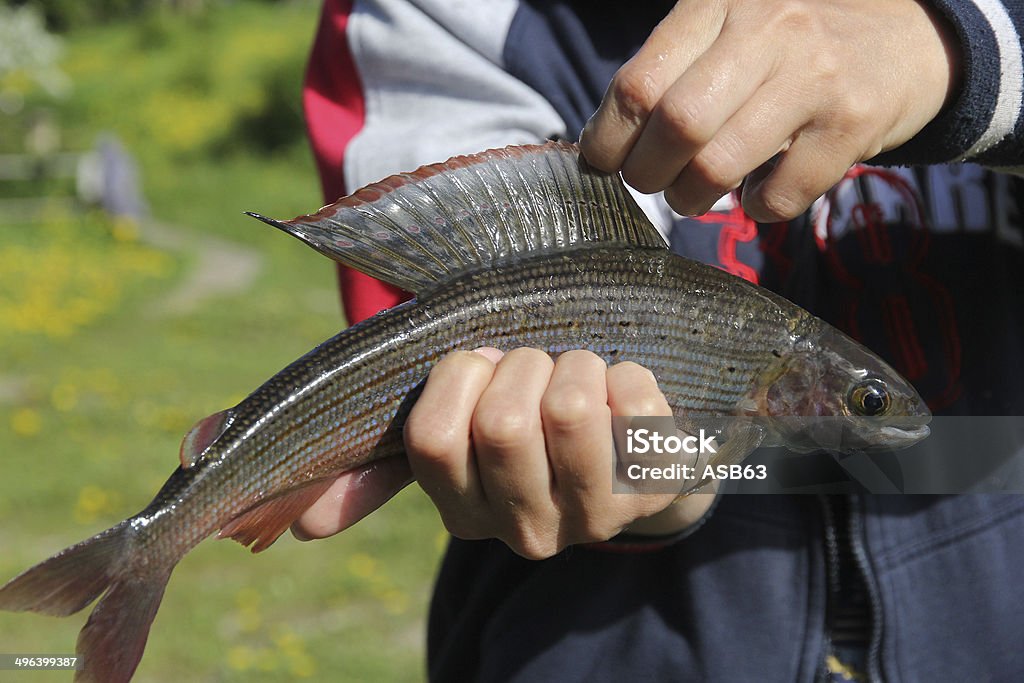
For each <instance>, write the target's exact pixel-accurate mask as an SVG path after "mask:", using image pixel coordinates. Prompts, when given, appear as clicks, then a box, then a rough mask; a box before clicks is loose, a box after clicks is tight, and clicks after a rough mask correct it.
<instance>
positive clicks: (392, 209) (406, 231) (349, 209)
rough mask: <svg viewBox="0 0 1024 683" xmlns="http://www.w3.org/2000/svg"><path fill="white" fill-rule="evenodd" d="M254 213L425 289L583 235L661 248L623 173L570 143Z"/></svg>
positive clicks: (351, 261) (382, 274)
mask: <svg viewBox="0 0 1024 683" xmlns="http://www.w3.org/2000/svg"><path fill="white" fill-rule="evenodd" d="M250 215H252V216H254V217H256V218H259V219H260V220H262V221H264V222H265V223H269V224H270V225H273V226H274V227H277V228H280V229H281V230H283V231H285V232H287V233H288V234H290V235H293V236H295V237H297V238H299V239H300V240H302V241H303V242H305V243H306V244H308V245H309V246H311V247H313V248H314V249H316V250H317V251H319V252H320V253H321V254H324V255H326V256H328V257H330V258H332V259H334V260H336V261H339V262H341V263H344V264H346V265H349V266H351V267H353V268H355V269H357V270H361V271H362V272H364V273H366V274H368V275H372V276H373V277H375V278H377V279H380V280H384V281H385V282H390V283H391V284H394V285H396V286H398V287H400V288H402V289H404V290H406V291H409V292H414V293H416V294H419V295H422V294H423V293H424V292H425V291H428V290H430V289H432V288H433V287H435V286H436V285H437V284H438V283H441V282H444V281H446V280H449V279H452V278H454V277H457V276H458V275H460V274H461V273H464V272H466V271H470V270H477V269H480V268H483V267H487V266H489V265H491V264H493V263H495V262H497V261H499V260H501V261H504V260H508V259H514V258H516V257H517V256H522V257H526V256H529V255H533V254H537V253H540V252H545V251H553V250H558V249H564V248H566V247H570V246H573V245H579V244H582V243H587V242H609V243H620V244H630V245H639V246H648V247H662V248H664V247H665V241H664V239H663V238H662V237H661V235H660V234H659V233H658V231H657V229H656V228H655V227H654V226H653V225H652V224H651V223H650V221H649V220H648V219H647V217H646V216H645V215H644V213H643V211H641V210H640V208H639V207H638V206H637V205H636V202H634V201H633V198H632V197H631V196H630V194H629V192H628V191H627V190H626V188H625V186H623V184H622V181H621V180H620V179H619V177H618V175H616V174H609V173H603V172H601V171H597V170H595V169H593V168H591V167H590V166H589V165H588V164H587V163H586V161H585V160H584V159H583V158H582V156H581V155H580V152H579V148H578V147H577V146H576V145H574V144H569V143H564V142H549V143H547V144H544V145H525V146H520V147H505V148H504V149H492V150H488V151H486V152H481V153H480V154H474V155H471V156H460V157H453V158H452V159H449V160H448V161H446V162H444V163H441V164H432V165H430V166H423V167H422V168H420V169H419V170H417V171H414V172H413V173H404V174H399V175H394V176H391V177H390V178H387V179H385V180H382V181H381V182H379V183H374V184H372V185H368V186H366V187H364V188H363V189H361V190H359V191H358V192H356V193H354V194H352V195H350V196H348V197H345V198H343V199H341V200H339V201H337V202H336V203H334V204H330V205H329V206H325V207H324V208H322V209H320V211H318V212H317V213H315V214H312V215H309V216H300V217H298V218H295V219H293V220H290V221H278V220H274V219H271V218H266V217H264V216H260V215H258V214H250Z"/></svg>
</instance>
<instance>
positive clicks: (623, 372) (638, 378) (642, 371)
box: [608, 360, 658, 386]
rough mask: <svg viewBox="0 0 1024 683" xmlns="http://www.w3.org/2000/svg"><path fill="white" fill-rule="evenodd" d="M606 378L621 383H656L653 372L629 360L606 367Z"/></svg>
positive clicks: (655, 384)
mask: <svg viewBox="0 0 1024 683" xmlns="http://www.w3.org/2000/svg"><path fill="white" fill-rule="evenodd" d="M608 380H609V382H611V381H615V382H616V383H618V382H622V383H623V384H636V383H646V384H650V385H654V386H657V384H658V379H657V378H656V377H655V376H654V373H653V372H651V371H650V370H648V369H647V368H645V367H644V366H642V365H639V364H637V363H634V362H633V361H631V360H628V361H624V362H622V363H616V364H615V365H613V366H612V367H610V368H608Z"/></svg>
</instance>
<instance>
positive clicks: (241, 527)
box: [217, 479, 334, 553]
mask: <svg viewBox="0 0 1024 683" xmlns="http://www.w3.org/2000/svg"><path fill="white" fill-rule="evenodd" d="M332 483H334V480H333V479H323V480H320V481H316V482H313V483H311V484H308V485H306V486H303V487H302V488H299V489H296V490H294V491H290V492H288V493H285V494H284V495H281V496H277V497H276V498H272V499H270V500H268V501H267V502H265V503H262V504H260V505H258V506H256V507H254V508H253V509H251V510H249V511H248V512H243V513H242V514H240V515H239V516H238V517H235V518H234V519H233V520H231V521H230V522H228V523H227V524H225V525H224V527H223V528H222V529H221V530H220V533H219V534H217V537H218V538H232V539H234V540H236V541H238V542H239V543H241V544H242V545H243V546H249V545H250V544H251V545H252V551H253V552H254V553H258V552H261V551H263V550H266V549H267V548H269V547H270V546H271V545H273V544H274V541H276V540H277V539H278V538H280V536H281V534H283V533H284V532H285V531H287V529H288V527H290V526H291V525H292V522H294V521H295V520H296V519H298V518H299V516H300V515H302V513H303V512H305V511H306V510H307V509H309V507H310V506H311V505H312V504H313V503H315V502H316V501H317V499H318V498H319V497H320V496H322V495H323V494H324V493H325V492H326V491H327V489H329V488H330V487H331V484H332Z"/></svg>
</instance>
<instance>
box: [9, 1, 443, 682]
mask: <svg viewBox="0 0 1024 683" xmlns="http://www.w3.org/2000/svg"><path fill="white" fill-rule="evenodd" d="M316 18H317V8H316V4H315V3H309V2H299V3H294V2H293V3H274V4H267V3H248V2H236V3H230V4H229V5H225V6H218V5H213V6H211V7H210V8H209V9H208V10H207V11H204V12H202V13H201V14H199V15H191V16H177V15H173V14H167V13H159V12H158V13H150V14H148V15H146V16H144V17H142V18H141V19H136V20H134V21H131V22H127V21H126V22H112V23H108V24H106V25H102V26H91V27H87V28H83V29H82V30H80V31H71V32H69V33H68V34H67V36H66V54H65V56H64V58H63V60H62V63H61V65H62V68H63V69H64V70H65V71H66V72H67V74H68V75H69V76H70V78H71V81H72V83H73V89H72V91H71V94H70V95H69V96H68V98H67V99H66V100H64V101H61V102H57V103H55V104H52V105H50V106H52V107H53V108H54V111H55V114H56V116H57V118H58V120H59V122H60V127H61V133H62V137H63V140H64V145H65V146H66V147H68V148H71V149H86V148H88V147H89V146H90V145H91V144H92V143H93V142H94V140H95V138H96V136H97V135H98V134H100V133H101V132H104V131H113V132H114V133H115V134H116V135H117V136H118V137H119V138H120V139H121V140H122V141H123V142H124V144H125V146H126V147H127V148H128V149H129V150H130V151H131V152H132V154H133V155H135V156H136V158H137V160H138V162H139V165H140V168H141V176H142V181H143V187H144V192H145V195H146V199H147V201H148V202H149V205H150V208H151V213H152V217H151V221H148V223H151V224H152V225H151V226H147V224H143V225H142V226H136V225H134V224H132V223H131V222H125V221H112V220H110V219H108V218H106V217H104V216H102V215H100V214H98V213H95V212H90V211H85V212H81V211H75V212H70V211H68V210H67V209H65V208H61V207H60V206H55V207H54V208H50V209H46V210H45V211H44V215H42V216H41V217H39V220H38V222H33V223H14V224H3V225H0V463H2V465H3V467H2V471H0V548H3V551H2V553H0V581H3V580H6V579H7V578H9V577H11V576H13V575H14V574H16V573H18V572H20V571H21V570H23V569H25V568H27V567H29V566H30V565H32V564H34V563H35V562H38V561H40V560H42V559H44V558H45V557H47V556H49V555H50V554H52V553H53V552H55V551H57V550H59V549H61V548H63V547H64V546H66V545H69V544H71V543H74V542H76V541H79V540H81V539H82V538H85V537H87V536H89V535H91V534H93V533H96V532H98V531H100V530H102V529H104V528H106V527H107V526H110V525H112V524H114V523H116V522H117V521H119V520H121V519H122V518H124V517H127V516H129V515H131V514H132V513H134V512H136V511H137V510H139V509H140V508H142V507H143V506H144V505H145V504H146V503H147V502H148V501H149V499H150V497H151V496H152V495H153V494H154V493H155V492H156V490H157V488H158V487H159V486H160V484H162V483H163V481H164V479H165V478H166V477H167V476H168V475H169V474H170V472H171V471H172V470H173V469H174V467H175V466H176V464H177V451H178V445H179V443H180V440H181V437H182V435H183V434H184V433H185V431H187V430H188V428H189V427H190V426H191V425H192V424H193V423H194V422H195V421H196V420H198V419H199V418H201V417H203V416H205V415H207V414H209V413H211V412H213V411H216V410H220V409H223V408H225V407H227V406H230V405H232V404H234V403H235V402H237V401H238V400H239V399H240V398H241V397H243V396H244V395H245V394H247V393H248V392H249V391H251V390H253V389H254V388H255V387H257V386H259V384H261V383H262V382H263V381H264V380H265V379H267V378H268V377H269V376H270V375H272V374H273V373H274V372H276V371H277V370H279V369H281V368H282V367H284V366H285V365H286V364H287V363H289V362H290V361H292V360H293V359H295V358H296V357H298V356H299V355H301V354H303V353H305V352H306V351H307V350H309V348H311V347H312V346H314V345H315V344H317V343H319V342H320V341H322V340H323V339H325V338H327V337H329V336H330V335H332V334H334V333H336V332H337V331H338V330H339V329H340V328H341V327H343V325H344V322H343V319H342V317H341V314H340V312H339V310H338V305H337V295H336V291H335V284H334V274H333V268H332V266H331V264H329V263H328V262H327V261H325V260H324V259H323V258H322V257H320V256H318V255H317V254H315V253H313V252H311V251H310V250H308V249H307V248H306V247H304V246H303V245H301V244H299V243H298V242H297V241H293V240H289V239H288V238H287V237H286V236H284V235H283V234H278V233H276V232H275V231H273V230H270V229H268V228H266V227H265V226H263V225H261V224H259V223H257V222H256V221H253V220H252V219H249V218H247V217H245V216H243V215H242V211H244V210H254V211H259V212H261V213H266V214H269V215H277V216H292V215H296V214H299V213H306V212H308V211H309V210H311V209H313V208H316V207H317V206H319V205H320V204H321V203H322V202H321V201H320V199H321V198H320V196H319V183H318V181H317V178H316V175H315V173H314V167H313V163H312V160H311V158H310V155H309V153H308V151H307V150H306V146H305V143H304V141H303V140H302V139H301V136H300V135H296V133H295V131H296V130H299V131H301V123H300V122H299V121H298V120H297V119H296V117H298V116H299V104H298V102H299V84H300V82H301V72H302V68H303V64H304V60H305V55H306V51H307V49H308V46H309V44H310V41H311V40H312V35H313V31H314V28H315V22H316ZM282 103H285V105H282ZM288 103H290V104H288ZM282 108H283V109H284V110H282ZM261 127H271V128H273V129H274V130H272V131H269V132H267V131H265V130H263V129H262V128H261ZM161 236H162V238H161ZM168 236H170V237H171V238H173V239H171V242H173V243H174V246H173V248H171V247H168V246H167V244H168V241H167V238H168ZM211 240H213V241H212V242H211ZM212 247H216V248H219V249H221V250H222V251H223V248H224V247H228V249H227V251H228V254H229V255H230V253H231V249H233V248H234V249H237V251H238V253H239V254H243V255H245V256H246V258H247V259H248V262H249V263H250V265H252V264H253V263H255V264H256V266H257V267H256V269H255V270H254V271H253V274H252V276H251V277H250V278H240V280H241V281H243V282H242V284H243V285H244V287H243V288H242V289H241V290H240V291H233V290H231V289H230V288H229V289H227V290H225V291H223V292H218V291H204V292H202V296H196V295H195V292H194V291H193V292H192V294H191V295H190V296H191V298H189V296H188V295H182V296H185V304H184V305H182V304H181V297H179V298H177V299H176V298H175V297H176V295H180V294H181V292H182V291H187V288H188V285H189V282H190V281H191V280H192V279H194V278H195V277H196V272H197V270H198V269H201V267H202V264H203V259H204V258H205V256H204V255H206V256H208V255H209V253H210V251H211V248H212ZM231 263H232V261H231V259H230V258H229V259H228V260H227V262H226V264H227V265H229V266H230V265H231ZM172 301H176V302H177V304H175V305H172V304H171V303H170V302H172ZM444 538H445V537H444V534H443V533H442V528H441V526H440V524H439V522H438V521H437V516H436V513H435V512H434V511H433V509H432V507H431V506H430V505H429V503H428V502H427V501H426V500H425V498H424V497H423V496H422V495H421V494H420V493H419V491H418V490H407V491H406V492H403V494H401V495H400V496H399V497H397V498H396V499H395V500H394V501H392V502H391V503H389V504H388V505H387V506H385V507H384V508H383V509H382V510H381V511H379V512H377V513H375V514H374V515H372V516H371V517H370V518H368V519H367V520H364V521H363V522H361V523H360V524H358V525H357V526H356V527H354V528H353V529H351V530H349V531H347V532H345V533H344V534H342V535H340V536H338V537H336V538H334V539H330V540H328V541H323V542H316V543H307V544H300V543H298V542H296V541H294V540H293V539H291V538H290V536H286V537H284V538H282V539H281V540H280V541H278V543H277V544H276V545H275V546H274V547H273V548H271V549H270V550H268V551H266V552H265V553H263V554H261V555H258V556H252V555H250V554H249V553H248V552H247V551H246V550H244V549H242V548H240V547H239V546H237V545H235V544H233V543H230V542H212V541H208V542H206V543H204V544H202V545H200V547H199V548H197V549H196V550H195V551H193V552H192V553H191V554H190V555H189V556H187V557H186V558H185V559H184V561H183V562H182V563H181V565H179V567H178V569H177V570H176V571H175V573H174V575H173V576H172V578H171V582H170V585H169V587H168V591H167V594H166V596H165V597H164V602H163V605H162V607H161V610H160V613H159V614H158V616H157V619H156V622H155V624H154V627H153V630H152V632H151V634H150V639H149V645H148V647H147V651H146V655H145V656H144V658H143V660H142V664H141V666H140V668H139V671H138V673H137V676H136V680H139V681H180V680H190V681H241V680H245V681H289V680H299V679H307V680H345V681H385V680H395V681H405V680H415V679H419V678H422V677H423V673H422V671H423V663H422V660H423V647H424V643H423V628H424V623H423V621H424V613H425V609H426V603H427V600H428V597H429V591H430V586H431V583H432V580H433V574H434V572H435V569H436V564H437V561H438V558H439V556H440V552H441V549H442V544H443V542H444ZM86 615H87V611H85V612H82V613H80V614H78V615H75V616H73V617H69V618H67V619H54V618H49V617H42V616H37V615H31V614H10V613H6V612H0V652H7V653H17V652H26V653H28V652H36V653H68V652H71V651H72V650H73V648H74V642H75V638H76V635H77V632H78V630H79V629H80V628H81V626H82V624H83V623H84V621H85V617H86ZM67 679H68V676H67V673H66V672H63V673H61V672H53V673H36V674H34V675H33V676H32V680H33V681H51V680H60V681H62V680H67ZM18 680H20V678H19V679H18Z"/></svg>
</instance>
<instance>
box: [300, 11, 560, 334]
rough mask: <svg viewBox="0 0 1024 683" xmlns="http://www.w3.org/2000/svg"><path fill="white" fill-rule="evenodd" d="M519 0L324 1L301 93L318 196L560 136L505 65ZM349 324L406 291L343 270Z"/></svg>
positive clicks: (549, 114) (548, 113)
mask: <svg viewBox="0 0 1024 683" xmlns="http://www.w3.org/2000/svg"><path fill="white" fill-rule="evenodd" d="M517 7H518V0H486V1H479V0H461V1H460V0H325V2H324V5H323V11H322V15H321V19H320V26H319V29H318V31H317V36H316V39H315V42H314V46H313V51H312V54H311V57H310V62H309V67H308V69H307V73H306V82H305V85H304V89H303V104H304V108H305V113H306V121H307V128H308V131H309V136H310V140H311V143H312V146H313V151H314V155H315V157H316V159H317V164H318V166H319V169H320V175H321V178H322V181H323V187H324V196H325V199H326V201H333V200H334V199H336V198H338V197H340V196H342V195H344V194H347V193H350V192H352V191H354V190H356V189H358V188H360V187H362V186H363V185H366V184H368V183H371V182H376V181H378V180H380V179H381V178H385V177H387V176H388V175H391V174H394V173H399V172H403V171H410V170H412V169H415V168H417V167H419V166H421V165H423V164H427V163H433V162H436V161H439V160H443V159H446V158H448V157H450V156H453V155H456V154H468V153H473V152H478V151H480V150H482V149H487V148H490V147H503V146H505V145H510V144H522V143H530V142H538V141H541V140H544V139H545V138H549V137H555V136H563V135H564V133H565V124H564V123H563V122H562V120H561V118H560V117H559V116H558V114H557V113H556V112H555V110H554V109H553V108H552V107H551V105H549V104H548V103H547V101H546V100H545V99H544V98H543V97H541V96H540V95H539V94H538V93H536V92H535V91H534V90H532V89H531V88H529V87H528V86H527V85H525V84H524V83H522V82H521V81H520V80H518V79H517V78H515V77H513V76H511V75H510V74H508V73H507V72H506V71H505V69H504V64H503V63H502V56H503V54H502V53H503V47H504V40H505V36H506V34H507V32H508V28H509V25H510V24H511V21H512V18H513V16H514V15H515V12H516V9H517ZM339 273H340V280H341V285H342V299H343V302H344V306H345V312H346V315H347V317H348V319H349V321H350V322H358V321H359V320H361V319H363V318H365V317H367V316H369V315H372V314H374V313H376V312H377V311H379V310H381V309H383V308H387V307H389V306H393V305H394V304H396V303H398V302H399V301H401V300H403V299H404V298H407V296H408V295H406V294H404V293H402V292H400V291H399V290H397V289H395V288H394V287H391V286H390V285H385V284H382V283H379V282H377V281H375V280H373V279H371V278H369V277H367V276H365V275H363V274H361V273H357V272H355V271H352V270H350V269H348V268H340V269H339Z"/></svg>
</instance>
